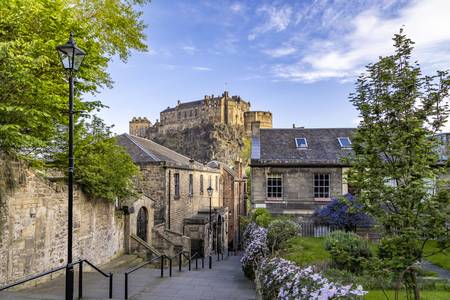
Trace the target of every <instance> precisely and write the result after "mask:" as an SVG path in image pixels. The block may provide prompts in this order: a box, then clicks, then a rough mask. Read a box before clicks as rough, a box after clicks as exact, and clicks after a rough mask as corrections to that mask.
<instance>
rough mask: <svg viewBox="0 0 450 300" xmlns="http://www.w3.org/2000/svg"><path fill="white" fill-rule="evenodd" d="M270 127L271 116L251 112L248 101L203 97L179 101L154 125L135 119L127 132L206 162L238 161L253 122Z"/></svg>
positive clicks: (267, 112) (165, 111)
mask: <svg viewBox="0 0 450 300" xmlns="http://www.w3.org/2000/svg"><path fill="white" fill-rule="evenodd" d="M254 122H259V123H260V127H261V128H272V113H271V112H269V111H251V110H250V102H249V101H246V100H244V99H242V98H241V97H240V96H229V94H228V92H227V91H225V92H223V93H222V95H220V96H214V95H210V96H208V95H206V96H204V98H203V99H202V100H197V101H192V102H181V101H178V103H177V105H176V106H175V107H167V108H166V109H165V110H163V111H162V112H161V113H160V119H159V120H156V122H155V123H154V124H152V122H150V120H149V119H147V118H146V117H143V118H142V117H134V118H133V119H132V120H131V121H130V124H129V133H130V134H131V135H134V136H138V137H143V138H147V139H152V140H154V141H156V142H157V143H160V144H162V145H164V146H166V147H168V148H170V149H172V150H174V151H177V152H180V153H182V154H184V155H186V156H189V157H192V158H193V159H196V160H198V161H204V162H207V161H209V160H211V159H219V160H221V161H224V162H233V161H234V160H236V159H239V157H238V156H239V153H240V150H241V149H242V147H243V139H245V138H248V137H249V136H250V135H251V128H252V123H254Z"/></svg>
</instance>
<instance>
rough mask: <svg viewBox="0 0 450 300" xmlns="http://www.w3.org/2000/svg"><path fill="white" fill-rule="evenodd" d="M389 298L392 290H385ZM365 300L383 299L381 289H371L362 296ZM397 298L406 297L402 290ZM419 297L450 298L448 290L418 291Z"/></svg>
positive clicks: (424, 299)
mask: <svg viewBox="0 0 450 300" xmlns="http://www.w3.org/2000/svg"><path fill="white" fill-rule="evenodd" d="M386 294H387V295H388V297H389V299H394V291H386ZM364 299H365V300H383V299H386V297H385V296H384V294H383V292H382V291H381V290H372V291H369V293H368V294H367V295H366V296H364ZM399 299H402V300H403V299H406V295H405V292H404V291H401V292H400V297H399ZM420 299H422V300H447V299H450V291H420Z"/></svg>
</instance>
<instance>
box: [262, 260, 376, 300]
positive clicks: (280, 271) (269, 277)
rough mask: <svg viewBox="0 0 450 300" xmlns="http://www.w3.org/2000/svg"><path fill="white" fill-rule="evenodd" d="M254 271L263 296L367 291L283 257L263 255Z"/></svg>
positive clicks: (355, 295)
mask: <svg viewBox="0 0 450 300" xmlns="http://www.w3.org/2000/svg"><path fill="white" fill-rule="evenodd" d="M257 272H258V273H257V276H258V278H259V279H260V281H261V285H262V291H261V292H262V296H263V297H264V299H280V300H303V299H305V300H306V299H308V300H310V299H314V300H325V299H360V298H361V297H360V296H363V295H365V294H367V292H366V291H363V289H362V287H361V286H357V287H356V288H354V287H353V285H340V284H336V283H333V282H330V281H329V280H328V279H326V278H324V277H323V276H322V275H321V274H319V273H316V272H314V271H313V269H312V268H311V267H308V268H306V269H301V268H300V267H298V266H297V265H295V264H294V263H292V262H290V261H288V260H285V259H282V258H272V259H270V260H269V259H264V260H263V261H262V262H261V265H260V266H259V268H258V271H257Z"/></svg>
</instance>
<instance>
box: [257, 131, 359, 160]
mask: <svg viewBox="0 0 450 300" xmlns="http://www.w3.org/2000/svg"><path fill="white" fill-rule="evenodd" d="M355 130H356V129H355V128H289V129H261V130H260V136H259V138H258V137H253V144H252V164H253V165H255V164H269V165H280V164H281V165H283V164H287V165H324V166H326V165H344V163H343V162H342V160H341V159H342V158H344V157H349V156H351V155H352V154H353V151H352V150H351V149H348V148H347V149H346V148H342V147H341V146H340V144H339V141H338V138H339V137H350V140H351V137H352V136H353V134H354V132H355ZM295 138H306V140H307V143H308V148H307V149H298V148H297V147H296V144H295Z"/></svg>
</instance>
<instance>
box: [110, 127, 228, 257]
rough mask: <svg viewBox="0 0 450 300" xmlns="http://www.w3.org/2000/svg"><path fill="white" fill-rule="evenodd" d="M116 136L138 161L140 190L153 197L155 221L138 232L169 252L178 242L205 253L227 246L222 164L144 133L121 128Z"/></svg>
mask: <svg viewBox="0 0 450 300" xmlns="http://www.w3.org/2000/svg"><path fill="white" fill-rule="evenodd" d="M117 141H118V143H119V144H120V145H122V146H124V147H125V149H126V150H127V151H128V153H129V154H130V156H131V157H132V159H133V161H134V162H135V163H136V164H137V165H138V166H139V167H140V170H141V176H140V179H138V180H137V181H136V186H137V188H138V190H140V191H141V192H142V193H143V194H144V195H145V196H146V197H148V198H149V199H151V200H152V201H153V202H154V203H153V211H154V215H153V216H152V218H151V219H152V220H153V224H150V229H149V231H148V232H146V234H147V235H146V236H139V237H140V238H141V239H142V240H145V241H147V242H148V243H150V244H152V245H153V246H154V247H155V248H156V249H158V250H159V251H160V252H163V253H168V254H171V253H173V252H176V251H177V250H180V248H184V249H185V250H188V249H189V250H191V251H192V252H193V253H194V252H199V253H201V254H202V255H205V256H207V255H209V254H210V253H212V252H217V251H219V252H222V251H226V250H227V247H228V240H227V227H228V209H227V207H225V206H224V203H223V183H222V176H221V173H220V170H219V169H216V168H211V167H208V166H206V165H203V164H201V163H198V162H196V161H194V160H192V159H190V158H188V157H185V156H183V155H181V154H179V153H176V152H174V151H172V150H170V149H168V148H166V147H163V146H161V145H159V144H157V143H155V142H153V141H151V140H147V139H144V138H140V137H136V136H131V135H128V134H123V135H120V136H118V137H117ZM209 187H211V188H212V194H211V196H210V195H209V194H208V188H209ZM210 212H211V213H210ZM135 213H137V212H135ZM167 241H171V242H172V243H170V242H168V243H167Z"/></svg>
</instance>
